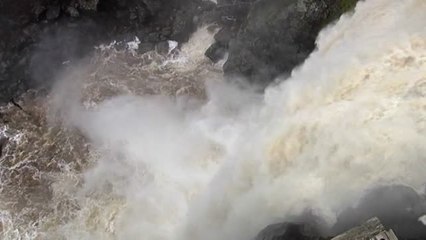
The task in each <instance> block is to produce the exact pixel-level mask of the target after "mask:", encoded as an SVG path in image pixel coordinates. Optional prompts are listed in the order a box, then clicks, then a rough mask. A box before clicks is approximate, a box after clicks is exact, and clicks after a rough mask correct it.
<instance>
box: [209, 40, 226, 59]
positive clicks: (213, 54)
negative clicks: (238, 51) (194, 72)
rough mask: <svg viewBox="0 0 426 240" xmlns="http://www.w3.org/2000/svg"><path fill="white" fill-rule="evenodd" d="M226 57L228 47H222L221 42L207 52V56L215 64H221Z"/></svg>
mask: <svg viewBox="0 0 426 240" xmlns="http://www.w3.org/2000/svg"><path fill="white" fill-rule="evenodd" d="M225 55H226V47H224V46H223V45H221V44H220V43H219V42H216V43H214V44H212V45H211V46H210V47H209V48H208V49H207V51H206V52H205V56H206V57H208V58H209V59H210V60H211V61H212V62H214V63H217V62H219V61H220V60H221V59H223V58H224V57H225Z"/></svg>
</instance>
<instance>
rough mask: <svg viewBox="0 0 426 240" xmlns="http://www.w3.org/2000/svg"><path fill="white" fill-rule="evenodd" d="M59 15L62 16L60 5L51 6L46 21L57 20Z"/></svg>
mask: <svg viewBox="0 0 426 240" xmlns="http://www.w3.org/2000/svg"><path fill="white" fill-rule="evenodd" d="M59 14H61V8H60V6H59V5H53V6H49V7H48V8H47V12H46V19H47V20H54V19H57V18H58V17H59Z"/></svg>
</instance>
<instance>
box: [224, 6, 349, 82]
mask: <svg viewBox="0 0 426 240" xmlns="http://www.w3.org/2000/svg"><path fill="white" fill-rule="evenodd" d="M356 2H357V0H355V1H341V0H320V1H313V0H260V1H257V2H255V3H254V4H253V6H252V7H251V9H250V12H249V13H248V17H247V20H246V21H245V22H244V23H243V26H242V27H241V28H240V29H239V31H238V33H237V35H236V37H235V38H233V39H232V40H231V41H230V42H229V58H228V60H227V62H226V64H225V66H224V71H225V74H227V75H228V76H235V75H240V76H243V77H246V78H247V79H248V80H249V81H250V82H251V83H255V84H259V85H261V86H265V85H267V84H269V83H270V82H271V81H272V80H273V79H274V78H275V77H277V76H278V75H280V74H289V73H290V72H291V70H292V69H293V68H294V67H296V66H297V65H299V64H301V63H302V62H303V61H304V59H306V58H307V56H308V55H309V54H310V53H311V52H312V51H313V50H314V48H315V39H316V36H317V35H318V33H319V31H320V30H321V28H322V27H324V26H325V25H326V24H327V23H329V22H331V21H333V20H335V19H337V18H338V17H339V16H340V15H341V14H343V13H344V12H346V11H347V10H349V9H351V8H353V6H354V5H355V4H356Z"/></svg>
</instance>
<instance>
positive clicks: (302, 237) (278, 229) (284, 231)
mask: <svg viewBox="0 0 426 240" xmlns="http://www.w3.org/2000/svg"><path fill="white" fill-rule="evenodd" d="M321 239H323V238H321V237H320V236H318V235H317V234H316V231H315V230H313V229H312V228H311V227H309V226H307V225H305V224H296V223H278V224H273V225H269V226H268V227H266V228H265V229H263V230H262V231H261V232H260V233H259V235H257V237H256V238H255V240H321Z"/></svg>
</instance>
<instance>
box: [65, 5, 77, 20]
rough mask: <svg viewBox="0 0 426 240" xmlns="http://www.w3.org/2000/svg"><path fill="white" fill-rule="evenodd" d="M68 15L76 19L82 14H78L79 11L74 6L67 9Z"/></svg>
mask: <svg viewBox="0 0 426 240" xmlns="http://www.w3.org/2000/svg"><path fill="white" fill-rule="evenodd" d="M66 13H67V14H68V15H70V16H71V17H75V18H76V17H79V16H80V13H79V12H78V10H77V9H76V8H74V7H72V6H68V7H67V9H66Z"/></svg>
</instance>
